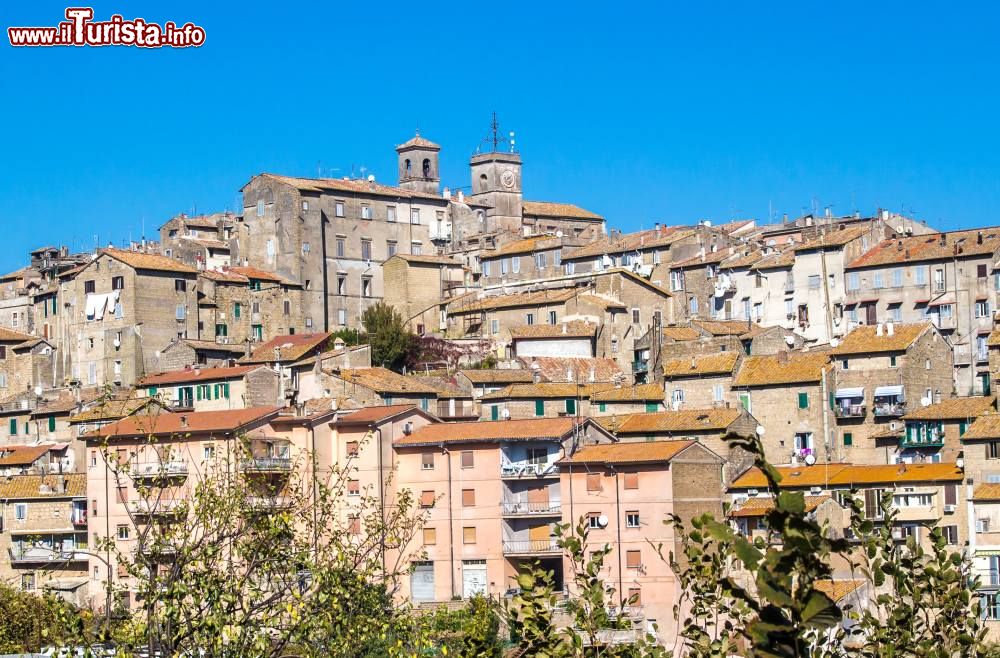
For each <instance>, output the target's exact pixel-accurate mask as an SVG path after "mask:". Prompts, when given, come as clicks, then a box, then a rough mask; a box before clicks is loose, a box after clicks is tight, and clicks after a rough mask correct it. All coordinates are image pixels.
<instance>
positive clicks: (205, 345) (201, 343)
mask: <svg viewBox="0 0 1000 658" xmlns="http://www.w3.org/2000/svg"><path fill="white" fill-rule="evenodd" d="M180 342H182V343H185V344H187V345H189V346H191V347H192V348H194V349H196V350H208V351H212V350H215V351H219V352H236V353H239V354H243V353H244V352H246V347H245V346H244V345H237V344H235V343H217V342H215V341H214V340H197V339H195V338H181V339H180Z"/></svg>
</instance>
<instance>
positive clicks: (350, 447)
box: [344, 441, 358, 457]
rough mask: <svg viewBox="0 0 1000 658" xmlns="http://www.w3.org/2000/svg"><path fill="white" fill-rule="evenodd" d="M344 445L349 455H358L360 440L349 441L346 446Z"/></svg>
mask: <svg viewBox="0 0 1000 658" xmlns="http://www.w3.org/2000/svg"><path fill="white" fill-rule="evenodd" d="M344 447H345V448H346V449H347V456H348V457H357V456H358V442H357V441H348V442H347V445H346V446H344Z"/></svg>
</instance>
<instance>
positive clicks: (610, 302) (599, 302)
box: [577, 293, 625, 309]
mask: <svg viewBox="0 0 1000 658" xmlns="http://www.w3.org/2000/svg"><path fill="white" fill-rule="evenodd" d="M577 300H578V301H579V302H582V303H586V304H592V305H594V306H597V307H599V308H603V309H609V308H625V304H623V303H622V302H620V301H619V300H617V299H611V298H610V297H605V296H604V295H596V294H590V293H583V294H582V295H580V296H579V297H578V298H577Z"/></svg>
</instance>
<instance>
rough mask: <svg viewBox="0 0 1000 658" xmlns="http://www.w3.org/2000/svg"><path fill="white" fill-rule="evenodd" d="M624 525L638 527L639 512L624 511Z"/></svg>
mask: <svg viewBox="0 0 1000 658" xmlns="http://www.w3.org/2000/svg"><path fill="white" fill-rule="evenodd" d="M625 527H626V528H638V527H639V512H625Z"/></svg>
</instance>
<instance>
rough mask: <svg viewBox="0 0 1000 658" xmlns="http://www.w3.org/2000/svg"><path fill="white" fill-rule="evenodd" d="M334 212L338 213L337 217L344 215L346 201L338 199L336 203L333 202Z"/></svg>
mask: <svg viewBox="0 0 1000 658" xmlns="http://www.w3.org/2000/svg"><path fill="white" fill-rule="evenodd" d="M333 214H334V215H336V216H337V217H343V216H344V202H343V201H337V202H336V203H335V204H333Z"/></svg>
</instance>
